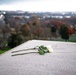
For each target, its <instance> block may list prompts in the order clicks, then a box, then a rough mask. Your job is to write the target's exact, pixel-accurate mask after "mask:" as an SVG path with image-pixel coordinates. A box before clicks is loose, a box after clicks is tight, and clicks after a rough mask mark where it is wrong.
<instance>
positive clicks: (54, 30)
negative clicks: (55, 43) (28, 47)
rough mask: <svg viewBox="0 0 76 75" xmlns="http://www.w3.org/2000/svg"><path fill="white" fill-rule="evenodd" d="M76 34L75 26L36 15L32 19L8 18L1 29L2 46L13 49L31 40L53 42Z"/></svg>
mask: <svg viewBox="0 0 76 75" xmlns="http://www.w3.org/2000/svg"><path fill="white" fill-rule="evenodd" d="M75 32H76V29H75V25H69V24H68V23H66V22H64V21H62V20H59V19H49V20H47V19H40V18H38V17H37V16H36V15H32V16H31V17H30V18H23V17H10V18H9V17H7V16H6V17H5V19H4V23H3V25H2V26H1V29H0V36H1V40H0V42H2V43H1V44H0V46H1V47H3V48H4V47H6V46H8V47H10V48H13V47H15V46H17V45H19V44H21V43H23V42H25V41H27V40H30V39H44V40H53V39H56V38H57V37H58V36H61V38H62V39H64V40H68V39H69V35H72V34H74V33H75Z"/></svg>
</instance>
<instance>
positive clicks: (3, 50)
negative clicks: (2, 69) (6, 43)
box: [0, 48, 10, 54]
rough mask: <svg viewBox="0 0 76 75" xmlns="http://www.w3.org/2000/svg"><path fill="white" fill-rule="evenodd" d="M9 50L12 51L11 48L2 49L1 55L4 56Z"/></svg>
mask: <svg viewBox="0 0 76 75" xmlns="http://www.w3.org/2000/svg"><path fill="white" fill-rule="evenodd" d="M8 50H10V48H5V49H0V54H3V53H5V52H6V51H8Z"/></svg>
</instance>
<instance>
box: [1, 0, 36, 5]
mask: <svg viewBox="0 0 76 75" xmlns="http://www.w3.org/2000/svg"><path fill="white" fill-rule="evenodd" d="M22 1H37V0H0V4H1V5H2V4H11V3H15V2H22Z"/></svg>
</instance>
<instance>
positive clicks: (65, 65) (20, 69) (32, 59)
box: [0, 40, 76, 75]
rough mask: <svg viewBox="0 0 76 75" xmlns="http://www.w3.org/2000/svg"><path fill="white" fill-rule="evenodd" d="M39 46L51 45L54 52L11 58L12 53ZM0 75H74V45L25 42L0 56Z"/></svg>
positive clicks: (50, 42)
mask: <svg viewBox="0 0 76 75" xmlns="http://www.w3.org/2000/svg"><path fill="white" fill-rule="evenodd" d="M39 45H51V46H52V48H53V50H54V52H53V53H47V54H45V55H39V54H38V53H32V54H25V55H19V56H11V55H12V53H11V52H12V51H17V50H21V49H26V48H31V47H35V46H39ZM24 52H25V51H23V52H22V53H24ZM19 53H21V52H19ZM0 75H76V43H68V42H57V41H42V40H30V41H28V42H25V43H23V44H21V45H19V46H17V47H15V48H13V49H11V50H10V51H8V52H6V53H4V54H2V55H0Z"/></svg>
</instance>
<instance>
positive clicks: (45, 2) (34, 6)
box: [0, 0, 76, 12]
mask: <svg viewBox="0 0 76 75" xmlns="http://www.w3.org/2000/svg"><path fill="white" fill-rule="evenodd" d="M0 10H24V11H31V12H32V11H39V12H41V11H42V12H47V11H50V12H65V11H76V0H0Z"/></svg>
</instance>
